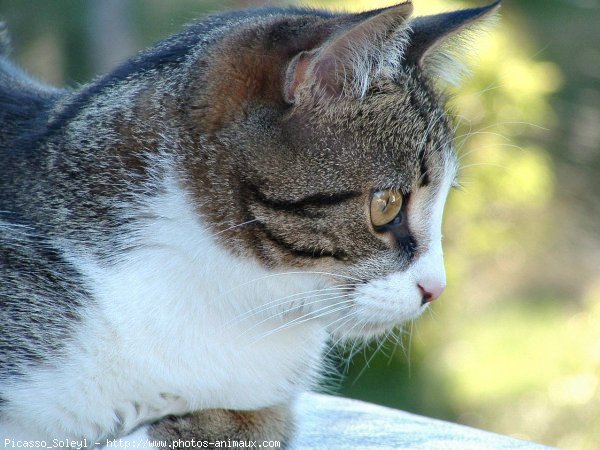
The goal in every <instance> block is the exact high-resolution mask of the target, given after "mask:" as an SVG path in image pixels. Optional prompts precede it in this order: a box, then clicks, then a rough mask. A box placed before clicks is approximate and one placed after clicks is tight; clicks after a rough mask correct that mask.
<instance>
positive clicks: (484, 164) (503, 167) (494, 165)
mask: <svg viewBox="0 0 600 450" xmlns="http://www.w3.org/2000/svg"><path fill="white" fill-rule="evenodd" d="M478 166H486V167H496V168H500V169H504V170H509V169H508V167H506V166H503V165H502V164H494V163H473V164H467V165H466V166H461V168H460V170H461V171H463V170H466V169H470V168H471V167H478Z"/></svg>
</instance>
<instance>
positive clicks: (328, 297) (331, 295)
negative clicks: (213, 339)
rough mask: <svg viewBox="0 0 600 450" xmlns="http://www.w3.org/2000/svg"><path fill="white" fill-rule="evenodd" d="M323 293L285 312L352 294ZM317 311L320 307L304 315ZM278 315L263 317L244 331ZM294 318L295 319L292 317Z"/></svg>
mask: <svg viewBox="0 0 600 450" xmlns="http://www.w3.org/2000/svg"><path fill="white" fill-rule="evenodd" d="M323 295H324V298H319V299H317V300H314V301H312V302H307V303H301V304H299V305H297V306H294V307H291V308H288V309H287V310H286V311H285V313H286V314H289V313H290V312H293V311H295V310H299V309H302V308H305V307H306V306H310V305H314V304H315V303H321V302H325V301H331V300H336V299H338V298H347V297H349V296H351V295H353V294H341V295H340V294H336V293H327V294H323ZM309 298H313V297H309ZM326 307H327V306H325V307H324V308H326ZM322 309H323V308H322ZM318 311H320V309H317V310H316V311H311V312H309V313H306V314H305V315H309V314H312V313H314V312H318ZM278 316H281V313H279V314H275V315H273V316H269V317H266V318H265V319H263V320H261V321H259V322H256V323H254V324H253V325H252V326H251V327H250V328H247V329H246V331H247V332H248V331H250V330H253V329H254V328H256V327H258V326H260V325H262V324H263V323H265V322H268V321H269V320H272V319H274V318H275V317H278ZM294 320H296V319H294Z"/></svg>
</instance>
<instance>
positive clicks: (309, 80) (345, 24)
mask: <svg viewBox="0 0 600 450" xmlns="http://www.w3.org/2000/svg"><path fill="white" fill-rule="evenodd" d="M409 6H410V5H400V6H398V7H395V8H388V9H385V10H382V11H379V12H371V13H365V14H363V15H332V14H329V13H325V12H317V11H312V10H303V9H295V10H289V9H286V10H283V9H264V10H254V11H246V12H236V13H229V14H225V15H221V16H213V17H210V18H208V19H206V20H204V21H202V22H200V23H198V24H196V25H193V26H191V27H189V28H187V29H186V30H185V31H184V32H182V33H180V34H178V35H176V36H173V37H172V38H169V39H167V40H166V41H163V43H161V44H159V45H158V46H156V47H155V48H153V49H151V50H150V51H148V52H146V53H143V54H141V55H140V56H138V57H136V58H135V59H133V60H132V61H131V62H129V63H127V64H125V65H124V66H122V67H121V68H119V69H117V70H116V71H115V72H113V73H112V74H109V75H108V76H106V77H104V78H100V79H98V80H96V81H95V82H93V83H91V84H90V85H87V86H84V87H83V88H81V89H79V90H77V91H74V92H70V91H61V90H56V89H54V88H50V87H46V86H43V85H40V84H38V83H37V82H35V81H33V80H30V79H28V78H27V77H26V76H25V75H24V74H22V73H21V72H20V71H18V69H16V68H14V66H12V65H11V64H10V63H9V62H8V61H6V60H5V59H2V61H1V62H0V65H1V66H0V121H1V122H2V131H0V167H1V170H2V177H1V178H0V307H1V308H0V327H1V328H0V333H1V334H0V435H2V436H4V435H8V436H13V437H15V438H25V437H27V438H29V439H44V438H46V439H49V438H69V439H82V438H87V439H89V440H90V441H97V440H99V439H104V438H113V437H117V436H123V435H125V434H127V433H129V432H131V431H132V430H133V429H135V427H137V426H138V425H140V424H142V423H147V422H151V421H155V420H157V419H160V418H162V417H165V416H167V415H169V414H176V415H181V414H185V413H189V412H192V411H196V410H207V409H212V408H218V409H231V410H260V409H261V408H271V407H278V406H277V405H286V404H288V403H290V402H291V401H292V400H293V398H294V396H295V395H297V393H299V392H301V391H303V390H306V389H308V388H310V387H311V386H312V385H313V384H314V381H315V380H316V378H317V376H318V374H319V372H320V371H321V369H322V364H323V363H322V355H323V352H324V350H325V347H326V344H327V341H328V339H329V337H330V335H331V334H332V333H333V335H334V336H336V337H352V336H367V337H368V336H371V335H375V334H379V333H381V332H383V331H385V330H387V329H389V328H390V327H392V326H393V325H394V324H397V323H400V322H402V321H404V320H407V319H411V318H414V317H416V316H418V315H419V314H420V313H421V312H422V310H423V309H424V308H425V306H426V303H427V301H428V300H430V299H431V298H434V297H437V295H439V292H441V290H442V289H443V286H444V284H445V278H444V270H443V261H442V253H441V234H440V228H441V220H442V211H443V206H444V202H445V198H446V195H447V192H448V190H449V188H450V185H451V184H452V182H453V180H454V177H455V175H456V163H455V159H454V156H453V154H452V151H451V144H450V141H449V139H450V138H451V133H450V129H449V125H448V122H447V119H446V118H445V117H444V113H443V109H442V106H441V105H440V102H439V100H438V94H437V93H436V92H435V90H434V89H433V88H432V87H431V86H430V84H429V81H428V80H427V78H426V76H425V75H424V74H422V73H421V71H420V64H421V63H423V60H424V58H422V56H423V55H424V54H425V52H426V50H427V49H428V48H429V46H433V43H434V42H435V41H437V39H431V36H429V38H428V35H427V34H425V33H424V34H423V35H422V39H421V40H422V41H423V42H421V43H420V44H419V45H420V46H421V47H423V49H421V50H422V51H421V52H420V53H419V45H416V44H415V45H412V46H411V45H410V43H409V41H410V39H411V36H412V38H413V39H414V40H415V41H419V39H417V38H416V37H419V34H418V29H419V26H423V27H424V28H423V29H424V30H426V27H425V26H426V25H429V26H430V25H431V24H428V23H427V22H426V21H424V22H422V23H420V24H419V23H417V22H415V29H416V30H417V31H414V32H413V35H411V31H410V30H409V29H408V28H407V27H406V20H407V19H406V18H407V16H408V14H409V12H410V11H409V9H410V7H409ZM489 11H490V9H489V8H488V9H486V10H483V9H482V10H478V11H475V12H471V15H470V16H468V17H466V18H465V17H463V18H461V17H458V16H456V17H454V19H453V20H454V22H452V23H451V24H450V25H452V26H450V25H448V27H447V29H443V27H442V29H441V31H440V36H441V37H443V36H444V35H445V34H448V33H450V32H451V31H454V30H455V29H458V28H461V27H462V26H463V24H464V23H467V22H470V21H471V20H473V19H474V18H475V17H479V16H481V15H484V14H487V13H488V12H489ZM428 39H429V40H428ZM417 44H418V42H417ZM368 45H371V46H373V48H372V50H373V52H370V51H368V50H369V48H367V46H368ZM404 51H405V54H404V56H405V60H404V63H403V62H402V58H401V56H402V55H403V52H404ZM361 52H362V53H361ZM386 52H389V54H387V53H386ZM411 52H412V53H411ZM394 55H395V56H394ZM410 55H412V57H413V58H414V61H413V62H414V65H410V64H409V63H410V61H409V59H408V56H410ZM344 58H346V59H344ZM338 66H339V67H338ZM341 69H343V76H340V74H341V72H340V70H341ZM399 86H400V87H399ZM389 189H395V190H396V191H398V192H402V194H403V196H404V200H405V201H404V205H403V206H402V212H398V214H397V216H396V217H399V218H400V219H398V220H396V222H393V223H392V222H390V224H385V226H383V227H379V226H375V225H373V223H374V222H373V223H371V221H372V220H373V218H372V217H371V219H370V218H369V217H370V216H369V205H370V204H371V203H370V202H372V200H371V196H372V195H373V192H375V191H377V192H380V191H381V190H383V192H387V191H386V190H389ZM396 191H395V192H396ZM372 214H373V210H371V215H372ZM265 411H267V414H266V415H265V416H264V417H265V421H266V420H267V419H266V418H267V417H268V418H270V417H271V415H269V414H273V413H272V411H274V410H273V409H267V410H265ZM218 414H221V413H218ZM249 414H253V413H249ZM275 416H276V417H275V419H274V420H275V422H278V423H279V422H281V423H280V424H279V425H277V426H276V427H274V428H273V430H275V431H273V433H274V436H273V438H281V439H285V438H286V437H287V436H288V435H289V430H290V426H289V425H288V423H289V420H288V419H287V418H286V417H287V416H286V413H285V412H282V413H281V414H278V413H277V414H275ZM188 417H190V416H188ZM192 417H193V416H192ZM197 417H201V415H198V416H197ZM236 417H237V416H236ZM240 417H242V419H240V420H241V421H238V422H240V423H242V424H243V425H244V426H242V427H241V428H244V427H245V426H246V423H253V424H256V426H257V427H262V425H260V422H261V421H260V420H255V417H254V416H248V415H245V416H244V415H242V416H240ZM248 417H252V420H250V419H249V418H248ZM194 420H195V419H194ZM194 420H191V422H190V421H189V420H188V422H187V423H184V422H183V421H181V422H177V420H173V421H171V422H165V421H162V423H163V424H165V423H166V424H167V425H165V426H163V427H162V428H161V425H160V423H161V422H159V425H158V426H157V427H156V428H155V430H154V435H156V436H166V437H168V438H174V437H178V436H189V435H190V434H189V433H192V432H193V431H194V430H192V431H190V423H192V424H193V423H197V424H199V423H200V422H199V421H198V420H196V422H194ZM219 420H221V419H219ZM236 420H237V419H236ZM269 420H270V419H269ZM236 426H237V428H236V427H233V428H232V430H234V431H231V429H229V430H230V431H226V432H225V434H226V435H229V437H239V438H243V437H244V436H254V434H252V432H239V434H240V435H239V436H238V435H236V433H237V432H236V431H235V430H238V429H241V428H240V425H239V423H238V425H236ZM178 427H179V428H178ZM186 427H187V428H186ZM198 427H199V428H198V429H197V430H196V431H198V430H200V431H198V432H199V433H202V432H205V429H206V427H204V428H203V427H202V425H201V424H200V425H198ZM269 427H270V425H268V426H265V427H263V428H264V429H265V430H269V429H271V428H269ZM225 429H226V430H227V428H225ZM244 429H245V428H244ZM188 432H189V433H188ZM186 433H188V434H186ZM217 434H218V433H217ZM267 434H268V433H267ZM258 435H261V434H260V433H259V434H258ZM262 435H263V436H264V433H263V434H262ZM199 437H206V436H199Z"/></svg>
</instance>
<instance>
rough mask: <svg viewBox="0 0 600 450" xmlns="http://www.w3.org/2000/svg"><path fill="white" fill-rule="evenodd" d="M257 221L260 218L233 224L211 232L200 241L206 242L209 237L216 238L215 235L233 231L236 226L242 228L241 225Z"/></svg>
mask: <svg viewBox="0 0 600 450" xmlns="http://www.w3.org/2000/svg"><path fill="white" fill-rule="evenodd" d="M257 221H258V219H252V220H247V221H246V222H242V223H238V224H237V225H232V226H230V227H229V228H225V229H224V230H221V231H218V232H216V233H212V234H209V235H208V236H206V237H204V238H203V239H201V240H200V241H199V242H204V241H206V240H208V239H212V238H215V237H217V236H219V235H221V234H223V233H227V232H228V231H231V230H234V229H236V228H240V227H243V226H246V225H248V224H251V223H254V222H257Z"/></svg>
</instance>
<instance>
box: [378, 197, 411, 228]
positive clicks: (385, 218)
mask: <svg viewBox="0 0 600 450" xmlns="http://www.w3.org/2000/svg"><path fill="white" fill-rule="evenodd" d="M402 202H403V197H402V193H400V192H399V191H397V190H395V189H387V190H385V191H377V192H375V193H374V194H373V197H372V198H371V223H372V224H373V226H374V227H382V226H384V225H387V224H389V223H390V222H392V221H393V220H394V219H395V218H396V216H397V215H398V213H399V212H400V210H401V209H402Z"/></svg>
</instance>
